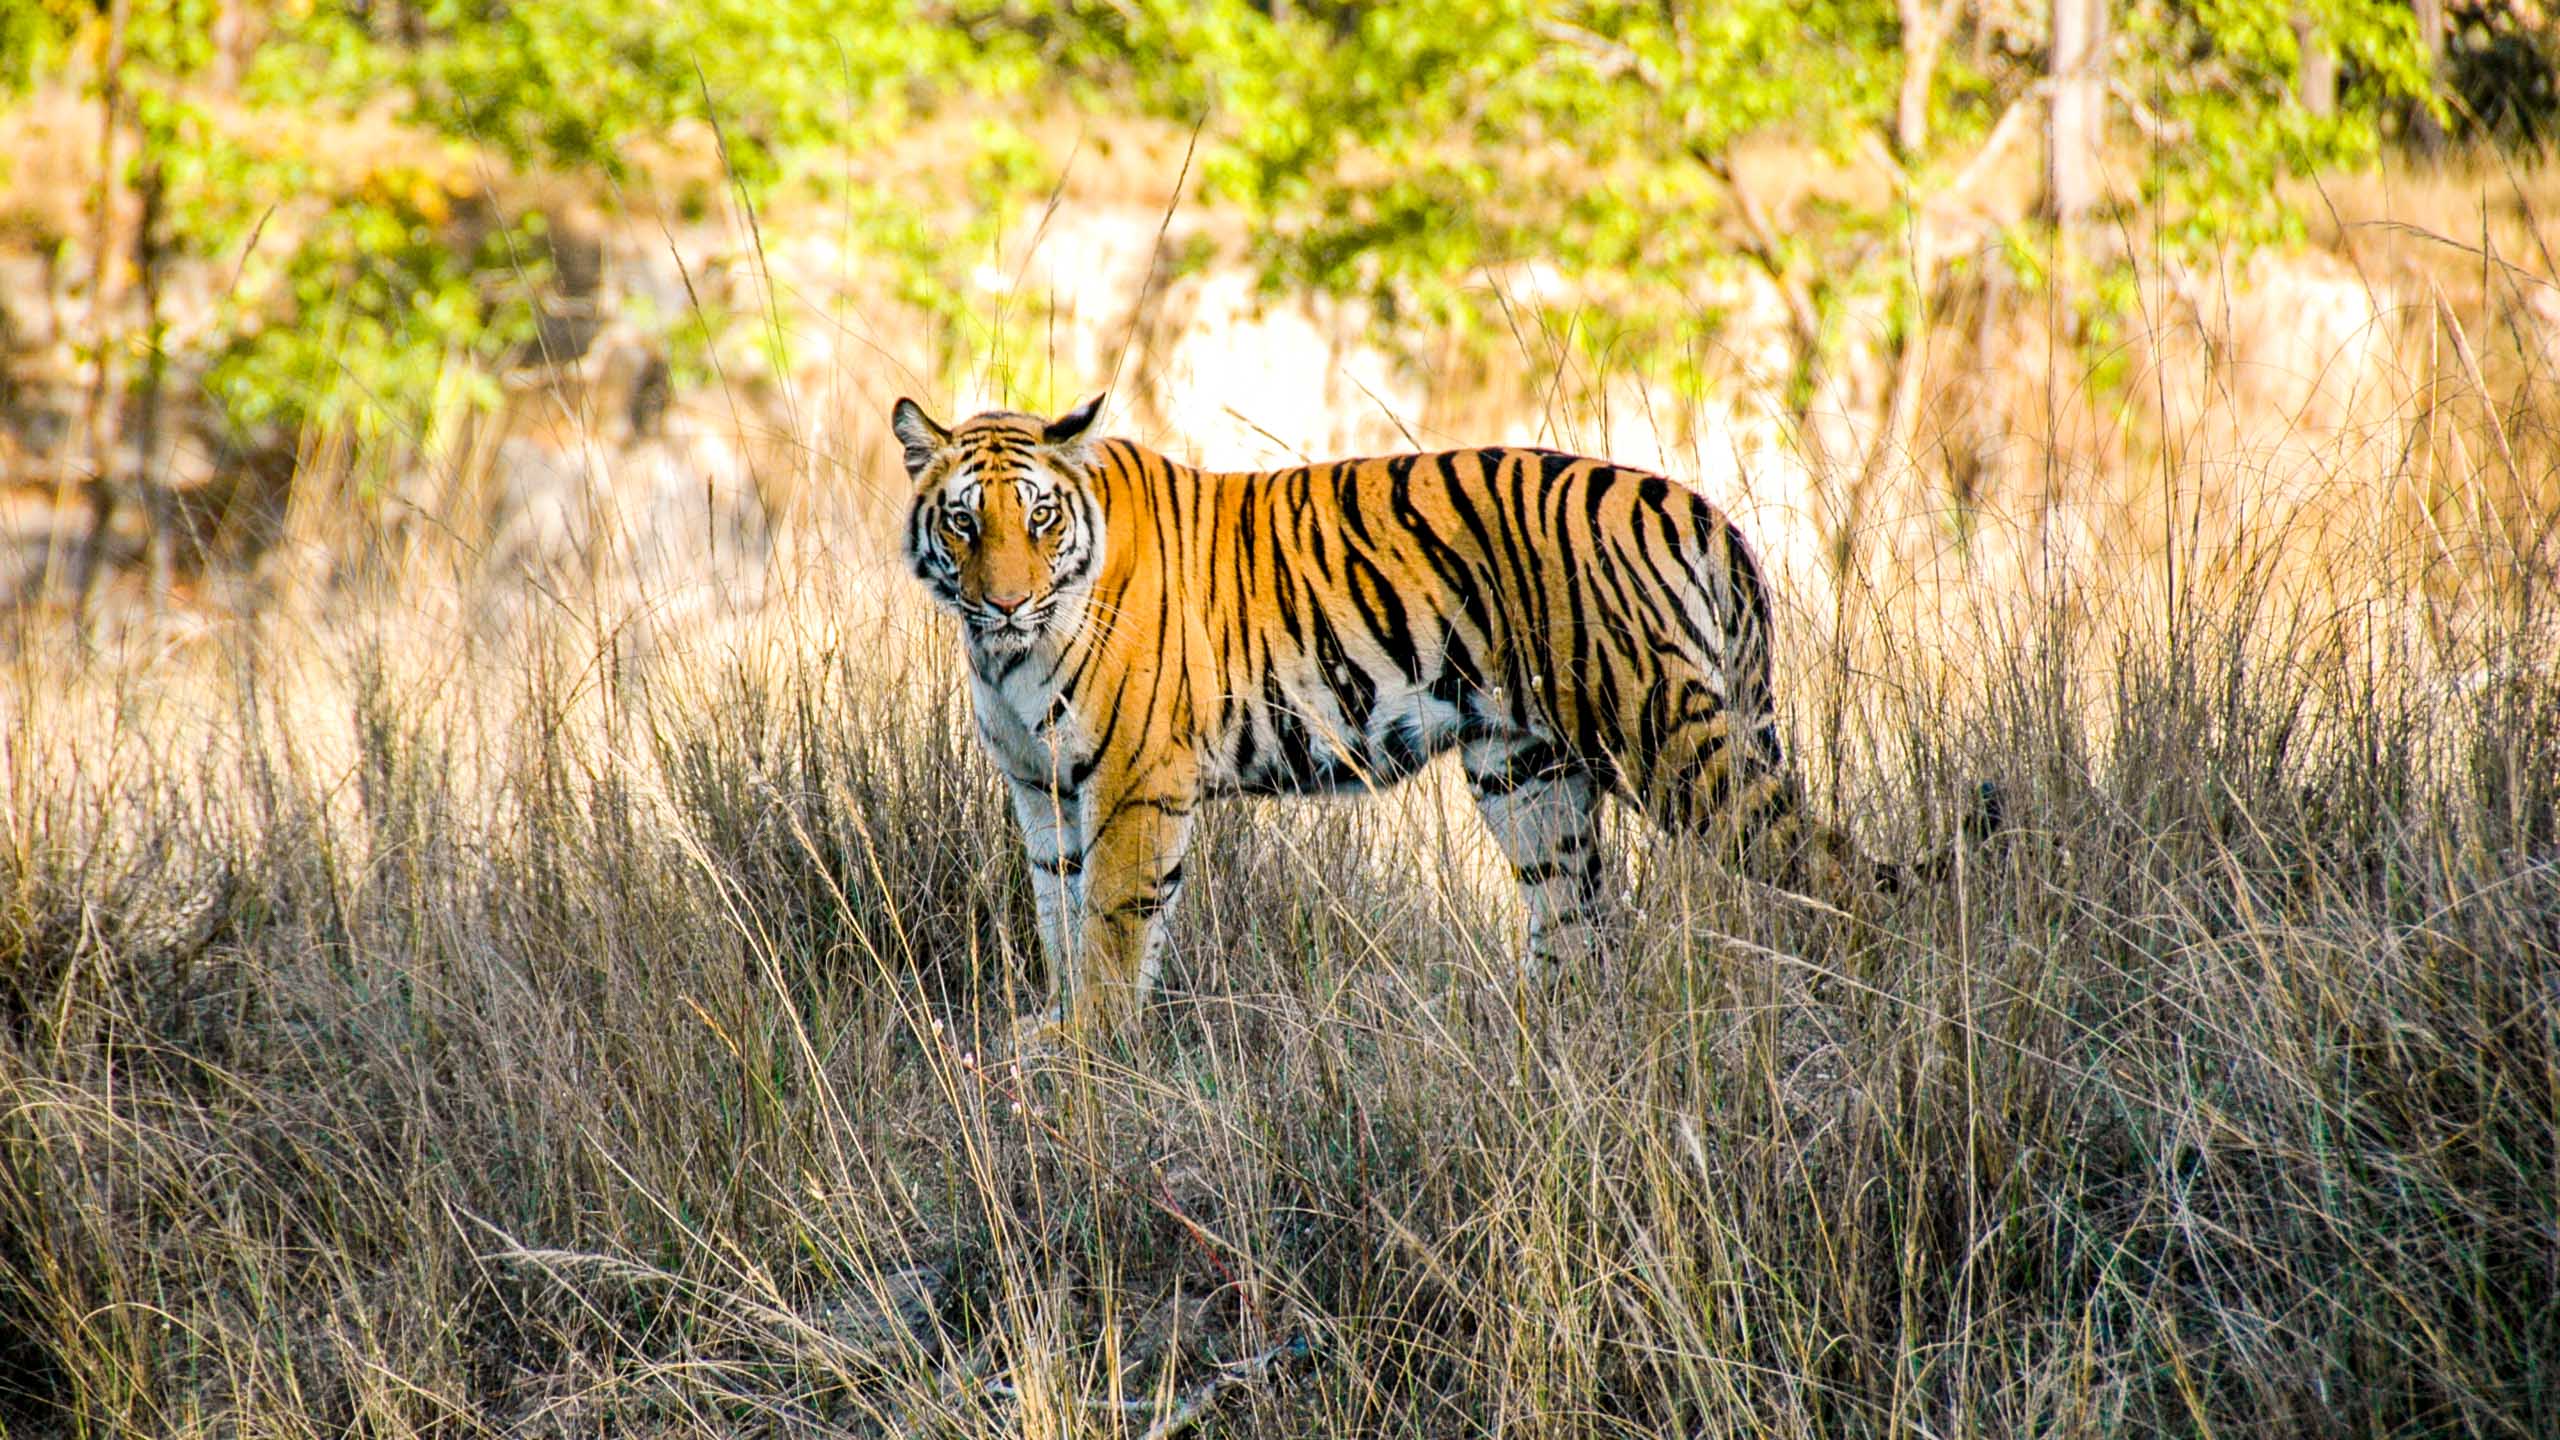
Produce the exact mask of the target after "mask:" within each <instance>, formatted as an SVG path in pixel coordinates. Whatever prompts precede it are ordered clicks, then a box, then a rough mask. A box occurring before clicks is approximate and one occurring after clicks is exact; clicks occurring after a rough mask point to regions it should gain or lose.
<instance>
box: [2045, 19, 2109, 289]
mask: <svg viewBox="0 0 2560 1440" xmlns="http://www.w3.org/2000/svg"><path fill="white" fill-rule="evenodd" d="M2048 77H2049V79H2050V81H2051V84H2052V88H2053V99H2052V110H2051V112H2050V115H2049V118H2048V120H2047V122H2046V127H2045V167H2044V172H2045V210H2046V214H2047V216H2048V217H2049V218H2050V219H2051V220H2052V221H2053V223H2054V227H2055V229H2056V230H2058V231H2059V232H2060V233H2061V234H2062V236H2063V237H2064V239H2065V240H2066V241H2067V240H2068V239H2069V238H2070V237H2071V236H2072V235H2074V234H2075V233H2076V232H2078V230H2079V229H2080V228H2081V227H2082V226H2083V225H2084V224H2085V223H2087V220H2088V217H2089V212H2090V211H2091V210H2092V209H2095V208H2096V206H2097V202H2098V165H2099V159H2100V156H2099V146H2100V144H2101V142H2102V141H2103V140H2104V139H2105V135H2106V114H2107V112H2106V105H2107V6H2106V0H2053V50H2052V55H2051V59H2050V62H2049V70H2048Z"/></svg>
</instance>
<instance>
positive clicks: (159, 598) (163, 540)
mask: <svg viewBox="0 0 2560 1440" xmlns="http://www.w3.org/2000/svg"><path fill="white" fill-rule="evenodd" d="M141 143H142V147H143V149H142V152H141V153H140V155H138V156H137V157H136V158H137V160H138V162H139V164H140V166H141V170H140V173H139V175H137V176H136V178H135V187H134V188H136V189H137V190H139V191H140V192H141V195H142V219H141V222H140V224H139V225H138V226H137V227H136V229H135V230H134V233H133V268H134V271H135V274H136V275H137V276H138V277H139V278H140V280H141V283H142V334H143V342H144V348H143V352H142V383H141V385H140V387H139V393H138V394H137V395H136V397H135V402H134V403H135V407H136V413H135V416H134V468H133V488H134V493H135V495H136V497H137V498H139V499H140V500H141V502H142V517H143V523H144V525H145V527H146V530H147V534H146V536H145V543H146V545H147V547H148V548H147V550H146V552H145V553H146V555H147V557H148V559H149V561H150V567H151V608H152V611H153V613H154V614H155V615H156V614H158V613H160V612H161V611H164V610H166V609H167V608H168V604H169V594H170V590H171V589H172V588H173V586H174V583H175V581H176V578H177V565H176V563H175V560H176V557H175V554H174V550H173V547H174V546H175V545H176V544H177V524H176V515H175V513H174V512H175V510H176V506H175V504H174V503H173V502H174V500H175V497H174V496H172V495H171V494H170V491H169V487H168V485H167V483H165V481H164V480H163V478H162V476H161V474H160V429H161V424H160V421H161V410H160V392H161V390H162V389H163V388H164V387H165V386H166V384H167V383H168V375H169V355H168V339H169V326H168V320H167V317H166V316H165V315H163V313H162V306H161V303H160V285H161V280H162V278H163V276H162V273H161V272H162V270H163V269H164V268H165V267H164V266H163V264H162V262H163V261H164V260H165V259H166V255H165V253H164V248H165V247H164V246H163V244H162V236H161V229H162V221H163V219H164V218H165V201H166V199H167V194H166V184H165V177H164V176H163V174H162V173H161V169H160V157H159V156H157V155H155V154H153V153H151V142H150V138H149V136H148V135H147V134H146V135H145V136H144V137H143V139H142V142H141Z"/></svg>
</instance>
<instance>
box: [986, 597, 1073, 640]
mask: <svg viewBox="0 0 2560 1440" xmlns="http://www.w3.org/2000/svg"><path fill="white" fill-rule="evenodd" d="M1056 609H1057V602H1056V601H1055V600H1053V599H1051V598H1050V597H1047V596H1043V597H1041V598H1040V599H1037V600H1033V601H1030V602H1028V603H1026V604H1025V605H1023V607H1022V608H1021V609H1019V610H1016V611H1014V612H1013V613H1011V614H1006V613H1005V612H1003V611H1000V610H997V609H995V608H994V607H992V606H988V605H978V606H972V607H971V608H970V610H969V612H968V615H967V617H966V618H967V620H968V622H969V637H970V639H971V640H973V641H975V642H976V643H977V645H978V646H979V648H981V649H986V650H1020V649H1024V648H1027V647H1028V646H1029V645H1030V644H1031V643H1032V642H1033V641H1035V640H1037V639H1039V638H1040V636H1041V635H1042V634H1043V633H1045V632H1046V631H1047V630H1048V628H1049V617H1050V615H1051V613H1052V612H1054V611H1055V610H1056Z"/></svg>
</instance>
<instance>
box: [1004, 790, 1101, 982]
mask: <svg viewBox="0 0 2560 1440" xmlns="http://www.w3.org/2000/svg"><path fill="white" fill-rule="evenodd" d="M1011 783H1012V789H1013V818H1014V822H1015V823H1016V824H1017V825H1019V826H1020V827H1021V829H1022V855H1023V859H1024V860H1025V861H1027V862H1028V863H1029V865H1030V867H1031V898H1032V901H1033V903H1034V904H1035V906H1036V907H1037V909H1038V911H1039V915H1040V953H1041V955H1042V956H1043V957H1045V958H1046V959H1047V960H1048V962H1049V988H1050V990H1051V991H1052V992H1053V993H1056V994H1064V993H1066V992H1067V991H1068V990H1069V989H1071V988H1073V987H1072V985H1071V983H1070V982H1071V976H1072V974H1073V967H1074V965H1075V951H1076V942H1077V940H1078V939H1079V938H1080V937H1079V935H1078V933H1077V932H1078V930H1079V928H1080V925H1081V922H1082V918H1083V905H1084V884H1083V878H1084V805H1083V802H1082V800H1081V799H1080V798H1079V796H1078V795H1077V793H1076V792H1075V791H1073V790H1070V789H1067V788H1066V787H1064V786H1057V785H1046V784H1038V783H1033V784H1024V783H1022V782H1020V781H1014V782H1011Z"/></svg>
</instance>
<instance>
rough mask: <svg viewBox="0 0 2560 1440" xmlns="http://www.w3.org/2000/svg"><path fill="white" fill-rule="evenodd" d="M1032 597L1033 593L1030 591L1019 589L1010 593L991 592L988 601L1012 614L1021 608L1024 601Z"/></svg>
mask: <svg viewBox="0 0 2560 1440" xmlns="http://www.w3.org/2000/svg"><path fill="white" fill-rule="evenodd" d="M1030 598H1031V594H1030V592H1029V591H1026V590H1017V591H1015V592H1013V593H1012V594H1010V595H994V594H990V595H989V596H987V603H988V604H990V605H993V606H994V607H996V608H997V609H998V610H1001V611H1003V612H1004V613H1006V614H1007V615H1010V614H1012V613H1013V612H1014V611H1016V610H1019V609H1021V608H1022V605H1023V602H1024V601H1026V600H1029V599H1030Z"/></svg>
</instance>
